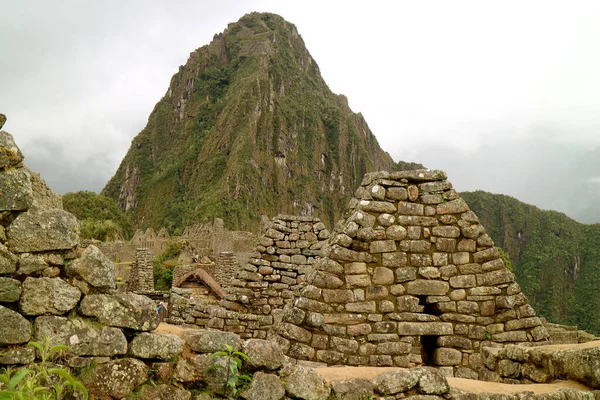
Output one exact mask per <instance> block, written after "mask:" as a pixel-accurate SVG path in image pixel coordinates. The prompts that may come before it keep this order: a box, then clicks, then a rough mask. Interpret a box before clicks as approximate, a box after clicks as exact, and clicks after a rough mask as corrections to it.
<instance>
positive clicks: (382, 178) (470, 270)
mask: <svg viewBox="0 0 600 400" xmlns="http://www.w3.org/2000/svg"><path fill="white" fill-rule="evenodd" d="M446 179H447V177H446V174H445V173H444V172H443V171H430V170H417V171H401V172H393V173H388V172H375V173H369V174H367V175H365V178H364V179H363V182H362V185H361V186H360V187H359V188H358V190H357V191H356V194H355V198H353V199H352V200H351V201H350V203H349V206H348V209H347V212H346V214H345V219H343V220H341V221H340V222H339V223H338V224H337V225H336V228H335V230H334V232H333V233H332V234H331V238H330V239H329V242H328V243H327V246H326V247H325V254H324V255H325V257H323V258H321V259H319V260H318V261H317V262H315V264H314V265H313V267H314V271H313V272H312V273H310V274H309V275H308V276H307V282H306V283H307V284H306V286H305V287H304V288H303V289H302V290H301V291H300V295H299V296H298V297H297V298H295V299H294V301H293V306H292V307H290V308H289V309H288V310H286V312H285V315H284V319H283V322H282V323H281V324H279V325H278V327H277V332H276V335H275V339H276V340H278V341H279V342H280V343H281V344H282V345H283V346H284V348H285V349H286V353H287V354H288V355H289V356H291V357H293V358H297V359H303V360H309V361H318V362H323V363H327V364H329V365H335V364H345V365H373V366H398V367H410V366H415V365H422V364H425V365H434V366H439V367H442V368H444V369H446V372H447V373H449V374H453V375H456V376H463V377H476V376H477V372H478V371H480V370H481V369H482V368H483V364H482V356H481V348H482V347H483V346H490V345H492V346H502V345H503V344H506V343H511V344H516V343H525V342H540V341H547V337H548V334H547V332H546V330H545V328H544V327H543V326H541V325H542V324H541V321H540V319H539V318H538V317H536V314H535V311H534V310H533V308H532V307H531V306H530V305H529V304H528V302H527V298H526V297H525V295H524V294H523V293H522V292H521V290H520V288H519V285H518V284H517V283H516V282H515V281H514V276H513V274H512V273H511V271H509V270H508V269H507V268H506V266H505V263H504V262H503V260H502V258H501V257H500V254H499V252H498V250H497V249H496V248H495V247H494V243H493V241H492V239H491V238H490V236H489V235H487V234H486V232H485V229H484V227H483V226H482V225H481V224H480V223H479V219H478V218H477V216H476V215H475V214H474V213H473V212H472V211H470V210H469V207H468V205H467V204H466V202H465V201H464V200H463V199H462V198H460V196H459V194H458V193H457V192H456V191H455V190H454V189H452V185H451V184H450V182H448V181H447V180H446Z"/></svg>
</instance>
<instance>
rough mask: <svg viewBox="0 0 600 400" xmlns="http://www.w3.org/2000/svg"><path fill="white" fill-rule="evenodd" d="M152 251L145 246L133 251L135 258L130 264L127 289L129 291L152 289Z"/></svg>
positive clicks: (149, 290)
mask: <svg viewBox="0 0 600 400" xmlns="http://www.w3.org/2000/svg"><path fill="white" fill-rule="evenodd" d="M152 259H153V256H152V253H151V252H150V250H148V249H147V248H139V249H136V251H135V260H134V261H133V263H132V264H131V271H130V273H129V282H128V290H129V291H130V292H152V291H154V266H153V265H152Z"/></svg>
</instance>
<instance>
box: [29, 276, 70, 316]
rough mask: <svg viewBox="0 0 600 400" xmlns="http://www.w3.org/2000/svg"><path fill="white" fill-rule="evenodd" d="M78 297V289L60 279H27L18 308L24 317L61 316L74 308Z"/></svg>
mask: <svg viewBox="0 0 600 400" xmlns="http://www.w3.org/2000/svg"><path fill="white" fill-rule="evenodd" d="M80 297H81V292H80V291H79V289H77V288H75V287H73V286H71V285H69V284H68V283H67V282H65V281H63V280H62V279H60V278H32V277H28V278H27V279H25V281H24V282H23V290H22V292H21V299H20V301H19V308H20V309H21V312H23V314H26V315H43V314H54V315H61V314H64V313H66V312H68V311H71V310H72V309H73V308H75V306H76V305H77V303H78V302H79V299H80Z"/></svg>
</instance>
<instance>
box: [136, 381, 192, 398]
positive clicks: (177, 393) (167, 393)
mask: <svg viewBox="0 0 600 400" xmlns="http://www.w3.org/2000/svg"><path fill="white" fill-rule="evenodd" d="M135 398H136V399H137V400H157V399H160V400H190V399H191V398H192V394H191V393H190V392H188V391H187V390H185V389H183V388H179V387H176V386H171V385H166V384H162V385H156V386H155V385H145V386H142V388H141V389H140V391H139V392H138V394H137V395H136V396H135Z"/></svg>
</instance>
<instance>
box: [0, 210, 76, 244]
mask: <svg viewBox="0 0 600 400" xmlns="http://www.w3.org/2000/svg"><path fill="white" fill-rule="evenodd" d="M78 232H79V222H78V221H77V218H75V216H74V215H73V214H70V213H68V212H66V211H63V210H48V211H42V212H40V213H32V212H25V213H23V214H21V215H19V216H18V217H17V218H15V220H14V221H13V222H12V223H11V224H10V225H9V227H8V229H7V230H6V237H7V239H8V241H7V246H8V249H9V250H10V251H12V252H15V253H28V252H37V251H48V250H68V249H72V248H73V247H75V246H77V245H78V244H79V233H78Z"/></svg>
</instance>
